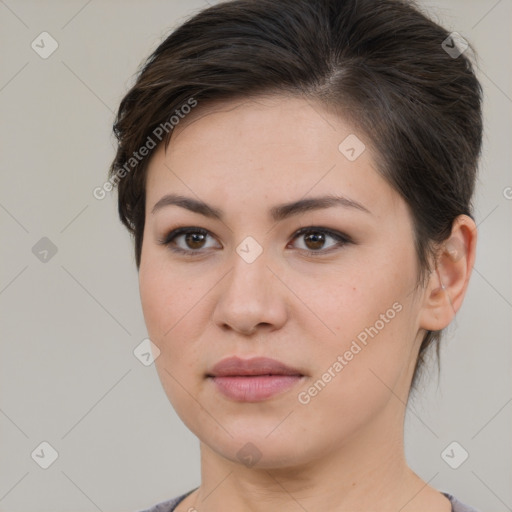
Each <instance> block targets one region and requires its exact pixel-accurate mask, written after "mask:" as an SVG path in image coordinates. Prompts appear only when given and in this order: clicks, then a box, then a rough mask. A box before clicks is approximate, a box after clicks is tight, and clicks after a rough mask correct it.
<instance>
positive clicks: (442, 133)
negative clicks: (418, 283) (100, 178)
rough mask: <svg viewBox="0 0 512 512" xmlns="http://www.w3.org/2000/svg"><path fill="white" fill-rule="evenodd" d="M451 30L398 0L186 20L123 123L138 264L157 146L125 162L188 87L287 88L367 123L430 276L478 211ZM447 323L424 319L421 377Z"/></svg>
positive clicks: (468, 71)
mask: <svg viewBox="0 0 512 512" xmlns="http://www.w3.org/2000/svg"><path fill="white" fill-rule="evenodd" d="M447 41H448V42H449V44H448V47H454V44H455V41H454V39H453V37H452V36H451V35H450V34H449V33H448V32H447V31H446V30H445V29H444V28H442V27H441V26H439V25H438V24H437V23H435V22H434V21H432V20H430V19H429V18H428V17H427V16H426V15H424V14H422V13H421V11H420V10H419V8H418V7H416V6H415V5H413V4H412V3H411V2H406V1H402V0H379V1H378V2H376V1H374V0H314V1H311V0H232V1H228V2H223V3H220V4H217V5H214V6H212V7H209V8H207V9H205V10H203V11H201V12H199V13H198V14H196V15H195V16H193V17H192V18H191V19H189V20H188V21H186V22H185V23H184V24H182V25H181V26H180V27H178V28H177V29H176V30H174V31H173V32H172V33H171V34H170V35H169V36H168V37H167V38H166V39H165V40H164V41H163V42H162V43H161V44H160V46H159V47H158V48H157V49H156V50H155V51H154V52H153V54H152V55H151V56H150V57H149V58H148V59H147V61H146V63H145V64H144V66H143V67H142V69H141V71H140V73H139V74H138V77H137V80H136V83H135V84H134V85H133V87H132V88H131V89H130V90H129V91H128V93H127V94H126V96H125V97H124V98H123V100H122V101H121V104H120V107H119V111H118V114H117V118H116V121H115V125H114V133H115V135H116V137H117V141H118V149H117V154H116V156H115V159H114V161H113V163H112V165H111V168H110V177H111V180H112V178H115V181H116V182H117V185H118V197H119V199H118V211H119V215H120V218H121V221H122V222H123V223H124V225H125V226H126V227H127V228H128V230H129V231H130V233H131V234H132V235H133V237H134V241H135V258H136V264H137V268H139V266H140V257H141V249H142V240H143V231H144V222H145V178H146V170H147V165H148V161H149V158H144V159H141V160H140V161H138V160H137V161H133V162H132V163H134V165H133V166H132V167H133V168H128V167H127V165H126V164H127V162H129V161H130V159H133V155H134V154H135V153H137V151H138V150H139V149H140V148H141V147H143V146H144V145H145V144H146V143H147V141H148V138H151V137H152V134H154V133H155V130H158V129H159V127H162V126H170V124H171V125H172V123H170V121H169V120H170V119H171V117H172V116H174V117H176V118H177V114H178V113H179V112H181V110H180V109H181V108H182V107H183V105H186V104H187V103H189V104H190V100H191V98H192V99H193V101H195V102H197V104H198V105H199V106H198V107H197V108H201V104H206V102H207V101H209V100H223V99H226V100H228V99H234V98H237V97H241V96H247V95H257V94H269V93H270V94H272V93H279V94H289V95H300V96H304V97H306V98H309V99H314V100H317V101H320V102H322V103H324V104H325V105H326V106H329V107H334V108H336V107H341V108H343V112H344V115H346V116H348V117H349V118H350V120H351V121H352V122H353V123H354V124H355V125H356V126H357V127H358V128H359V129H360V130H361V131H362V132H363V133H364V134H365V135H366V137H367V138H368V140H369V141H370V143H371V145H372V146H373V147H374V148H375V150H376V153H377V154H378V155H379V159H378V160H379V161H378V162H377V164H378V165H379V172H381V174H382V175H383V176H384V178H385V179H386V180H387V181H388V182H389V184H390V185H391V186H392V187H393V188H394V189H395V190H397V191H398V192H399V193H400V195H401V196H402V197H403V198H404V200H405V201H406V203H407V204H408V206H409V209H410V211H411V215H412V218H413V221H414V228H415V244H416V250H417V255H418V261H419V267H420V269H421V276H419V278H421V277H425V276H426V275H427V273H428V272H429V271H430V270H431V264H430V260H431V256H432V255H433V254H434V250H435V248H436V247H437V246H438V244H440V243H441V242H443V241H444V240H446V238H447V237H448V236H449V235H450V232H451V228H452V224H453V221H454V219H455V218H456V217H457V216H458V215H460V214H466V215H469V216H470V217H471V216H472V205H471V198H472V195H473V190H474V185H475V180H476V172H477V164H478V158H479V155H480V150H481V141H482V113H481V97H482V91H481V86H480V84H479V82H478V80H477V78H476V77H475V74H474V72H473V68H472V64H471V62H470V60H469V59H468V58H467V57H466V55H465V54H459V55H457V53H458V52H457V53H455V54H454V53H453V52H450V53H448V52H447V51H445V50H446V42H447ZM180 117H181V116H180ZM178 122H179V121H178ZM158 133H160V132H158ZM171 134H172V129H169V130H168V131H167V130H166V134H165V137H162V138H161V142H160V141H158V143H159V144H160V143H165V144H166V145H167V144H169V142H170V138H171ZM153 138H154V137H153ZM121 169H124V172H122V173H121V172H120V170H121ZM440 335H441V331H428V332H427V333H426V335H425V337H424V339H423V341H422V344H421V347H420V351H419V356H418V361H417V363H416V368H415V372H414V376H413V381H412V387H414V384H415V382H416V380H417V376H418V370H419V368H420V367H421V365H422V363H423V360H424V356H425V350H426V349H427V348H428V347H429V346H430V345H432V344H433V343H434V342H435V344H436V346H437V352H438V355H439V341H440Z"/></svg>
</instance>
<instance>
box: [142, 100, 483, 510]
mask: <svg viewBox="0 0 512 512" xmlns="http://www.w3.org/2000/svg"><path fill="white" fill-rule="evenodd" d="M350 134H356V135H357V137H358V138H359V139H360V140H361V141H363V142H364V143H365V145H366V150H365V151H363V153H362V154H361V155H360V156H359V157H358V158H357V159H356V160H355V161H349V160H348V159H347V158H346V157H345V156H344V155H343V154H342V153H341V152H340V151H339V150H338V146H339V144H340V142H342V141H343V140H344V139H345V138H346V137H347V136H348V135H350ZM377 161H378V155H374V154H373V152H372V150H371V144H370V141H368V140H365V135H364V134H362V133H360V132H358V131H357V130H355V129H354V128H353V127H352V126H350V124H349V123H348V122H347V121H346V120H344V119H343V118H341V117H340V116H339V115H334V113H333V112H332V110H331V111H330V112H328V111H327V109H325V108H324V107H322V106H321V105H320V104H317V103H313V102H311V101H306V100H305V99H301V98H296V97H283V96H279V97H278V96H270V97H258V98H253V99H250V100H247V99H245V100H232V101H227V102H223V103H216V104H212V105H208V106H203V107H201V105H199V106H198V107H197V109H196V111H195V112H193V113H191V114H190V115H189V116H188V117H187V118H186V119H185V120H184V121H183V122H181V123H180V124H179V125H178V126H177V127H176V128H175V131H174V133H173V136H172V139H171V144H170V145H169V146H168V148H167V151H165V150H164V147H163V146H160V147H159V148H157V149H156V151H155V153H154V155H153V156H152V158H151V161H150V162H149V167H148V175H147V188H146V224H145V230H144V241H143V246H142V257H141V266H140V270H139V280H140V283H139V284H140V294H141V300H142V307H143V312H144V317H145V321H146V325H147V328H148V333H149V337H150V339H151V340H152V341H153V343H154V344H155V345H156V346H157V347H158V349H159V350H160V355H159V357H157V359H156V361H155V364H156V367H157V371H158V374H159V377H160V380H161V382H162V385H163V388H164V390H165V392H166V394H167V396H168V398H169V400H170V402H171V403H172V405H173V407H174V408H175V410H176V412H177V414H178V415H179V416H180V418H181V419H182V420H183V422H184V423H185V425H186V426H187V427H188V428H189V429H190V430H191V431H192V432H193V433H194V434H195V435H196V436H197V437H198V438H199V440H200V447H201V485H200V487H199V489H198V490H197V491H195V492H194V493H192V494H191V495H190V496H188V497H187V498H186V499H185V500H184V501H183V502H182V503H181V504H180V505H179V506H178V508H177V510H178V511H189V510H194V509H195V510H197V511H200V512H217V511H225V510H237V511H241V512H243V511H254V512H256V511H266V512H267V511H269V510H279V511H280V512H287V511H296V510H304V509H305V510H309V511H313V510H324V511H340V512H341V511H349V510H350V511H352V512H354V511H366V512H368V511H370V510H372V511H373V510H375V511H376V510H379V511H380V512H383V511H398V510H400V511H401V512H410V511H415V512H427V511H428V512H432V511H433V510H436V511H438V512H449V511H450V510H451V506H450V503H449V501H448V500H447V499H446V498H445V497H444V496H443V495H442V494H440V493H439V492H438V491H436V490H435V489H434V488H432V487H430V486H429V485H427V484H426V483H425V482H424V481H423V480H421V479H420V478H419V477H418V476H417V475H415V474H414V473H413V472H412V470H411V469H409V467H408V465H407V462H406V460H405V457H404V447H403V435H404V432H403V423H404V414H405V405H404V404H405V403H406V402H407V397H408V394H409V390H410V383H411V378H412V374H413V370H414V365H415V362H416V358H417V354H418V350H419V346H420V343H421V340H422V338H423V336H424V334H425V330H427V329H430V330H437V329H442V328H444V327H446V326H447V325H448V324H449V323H450V321H451V320H452V319H453V317H454V315H455V313H456V311H457V310H458V309H459V308H460V306H461V303H462V300H463V297H464V294H465V292H466V288H467V284H468V280H469V277H470V273H471V269H472V266H473V263H474V256H475V245H476V226H475V225H474V223H473V221H472V220H471V219H470V218H469V217H466V216H460V217H458V218H457V219H456V222H455V223H454V228H453V232H452V237H451V239H450V245H449V247H448V248H447V249H445V250H443V249H441V251H440V253H439V258H438V264H437V269H436V270H435V271H434V272H432V273H431V274H430V275H429V278H428V282H427V283H426V285H425V286H418V285H417V284H418V281H417V277H418V271H419V268H418V262H417V256H416V253H415V249H414V243H413V236H414V235H413V224H412V219H411V216H410V214H409V211H408V208H407V205H406V203H405V202H404V201H403V200H402V199H401V197H400V196H399V195H398V193H397V192H396V191H395V190H394V189H393V188H391V187H390V185H389V184H388V183H387V182H386V181H384V179H383V178H382V177H381V176H380V174H378V172H377V171H376V168H377V167H376V162H377ZM170 193H173V194H180V195H183V196H186V197H190V198H193V199H200V200H202V201H204V202H205V203H207V204H209V205H211V206H213V207H215V208H218V209H220V210H222V211H223V215H224V217H223V219H222V221H221V220H216V219H211V218H207V217H205V216H203V215H201V214H199V213H195V212H191V211H189V210H187V209H185V208H182V207H180V206H177V205H168V206H165V207H163V208H160V209H158V210H157V211H156V212H154V213H153V212H152V209H153V207H154V205H155V204H156V203H157V202H158V201H159V200H160V198H161V197H162V196H164V195H165V194H170ZM326 194H338V195H343V196H345V197H347V198H350V199H351V200H353V201H357V202H358V203H360V204H361V205H363V206H364V207H365V208H366V209H368V210H369V212H366V211H363V210H360V209H357V208H350V207H343V206H341V207H340V206H334V207H329V208H326V209H318V210H311V211H307V212H303V213H301V214H299V215H296V216H293V217H290V218H287V219H284V220H281V221H278V222H276V221H274V220H271V218H270V217H269V210H270V209H271V208H272V207H273V206H275V205H277V204H282V203H288V202H292V201H296V200H299V199H302V198H305V197H306V198H311V197H318V196H323V195H326ZM182 226H192V227H198V228H203V229H205V230H207V231H208V236H207V237H206V239H205V240H204V241H203V242H200V243H199V244H197V242H196V245H194V243H192V244H190V242H189V244H188V245H187V241H186V238H185V236H183V235H182V236H179V237H178V238H176V239H174V245H172V244H171V245H170V246H166V245H163V244H162V243H159V240H162V239H164V238H165V237H166V235H168V233H169V232H170V231H171V230H173V229H175V228H176V227H182ZM306 226H315V227H317V228H318V227H323V228H329V229H331V230H334V231H338V232H341V233H344V234H346V235H348V236H349V237H350V239H351V240H352V242H351V243H347V244H345V245H339V244H338V243H337V240H335V239H333V238H331V237H330V236H328V235H327V234H326V235H325V237H326V238H325V241H324V243H323V245H322V242H320V243H319V244H317V245H315V243H312V242H310V241H309V239H308V237H307V234H306V235H305V234H303V235H301V236H299V237H295V238H294V233H295V232H296V231H297V230H298V229H299V228H302V227H306ZM312 231H313V232H316V233H318V229H317V230H316V231H315V229H313V230H312ZM248 236H251V237H253V238H254V239H255V240H256V241H257V242H258V244H259V245H260V246H261V248H262V249H263V253H262V254H261V255H260V256H259V257H258V258H257V259H256V260H255V261H254V262H252V263H247V262H246V261H245V260H244V259H243V258H242V257H240V255H239V254H238V253H237V252H236V248H237V246H239V244H240V243H241V242H242V241H243V240H244V239H245V238H246V237H248ZM201 243H202V244H203V245H201ZM171 247H180V248H182V249H184V250H187V251H189V252H191V253H194V251H195V253H194V254H195V255H194V256H192V257H190V256H186V255H183V254H178V253H175V252H173V251H172V250H171ZM454 248H456V250H454ZM307 249H310V251H314V250H316V251H317V254H316V255H309V254H308V253H307ZM319 254H320V255H319ZM443 287H444V288H443ZM397 303H398V304H399V305H400V306H401V310H400V312H398V313H396V315H395V316H394V318H393V319H391V320H389V322H387V323H385V326H384V328H382V329H381V330H379V332H378V334H377V335H375V336H374V337H373V338H370V339H369V340H368V343H367V345H366V346H364V347H363V348H362V350H361V351H360V352H359V353H358V354H357V355H356V356H354V358H353V359H352V360H351V361H349V362H348V364H347V365H346V366H344V367H343V369H342V371H340V372H339V373H336V376H335V377H334V378H332V379H331V381H330V382H329V383H328V384H327V385H326V386H325V387H324V388H323V389H322V390H321V391H320V392H319V393H318V394H316V396H314V397H312V398H311V400H310V401H309V403H307V404H302V403H300V402H299V400H298V394H299V393H300V392H301V391H302V392H303V391H305V390H306V391H307V390H308V389H309V388H310V387H311V385H312V384H313V383H314V382H315V381H317V380H318V379H319V378H321V377H322V375H323V374H325V372H327V370H328V369H329V368H330V367H332V366H333V363H334V362H335V361H336V360H337V357H338V356H339V355H343V354H344V353H345V352H346V351H347V350H348V349H349V348H350V346H351V343H352V341H353V340H355V339H356V337H357V335H358V334H359V333H361V332H362V331H364V329H365V328H368V327H370V326H374V325H375V324H376V321H377V320H379V318H381V317H380V315H381V314H385V313H386V311H387V310H389V309H390V308H392V305H393V304H397ZM231 355H237V356H239V357H241V358H249V357H253V356H267V357H272V358H274V359H278V360H280V361H282V362H284V363H285V364H287V365H289V366H293V367H295V368H298V369H300V371H301V373H302V374H304V375H305V377H303V379H302V380H301V381H300V382H299V383H298V384H297V385H296V386H294V387H293V388H292V389H291V390H289V391H286V392H284V393H281V394H279V395H276V396H273V397H272V398H270V399H268V400H266V401H263V402H258V403H247V402H235V401H233V400H230V399H228V398H226V397H224V396H223V395H222V394H220V393H219V392H218V391H217V389H216V386H215V385H214V384H213V383H212V382H211V381H210V380H208V379H206V378H205V374H206V373H207V371H208V370H210V369H211V367H212V366H213V365H214V364H215V363H217V362H218V361H220V360H221V359H223V358H225V357H227V356H231ZM331 374H332V371H331ZM248 442H250V443H252V444H253V445H255V446H256V447H257V450H258V453H259V455H260V456H261V458H260V459H259V460H258V462H257V463H256V464H255V465H252V466H249V465H245V464H244V463H243V461H241V460H239V458H238V457H237V452H238V451H239V450H240V449H241V448H242V447H243V446H244V445H246V443H248ZM441 448H442V447H440V450H441ZM301 507H302V508H301Z"/></svg>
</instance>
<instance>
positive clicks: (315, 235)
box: [158, 226, 352, 256]
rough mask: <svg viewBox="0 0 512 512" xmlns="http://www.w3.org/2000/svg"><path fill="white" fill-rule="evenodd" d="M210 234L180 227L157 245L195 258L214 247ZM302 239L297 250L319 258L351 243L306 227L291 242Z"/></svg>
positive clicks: (340, 236) (339, 235) (343, 237)
mask: <svg viewBox="0 0 512 512" xmlns="http://www.w3.org/2000/svg"><path fill="white" fill-rule="evenodd" d="M208 237H211V235H210V233H209V232H208V231H207V230H206V229H203V228H198V227H182V228H177V229H174V230H172V231H171V232H170V233H169V234H168V235H166V236H165V237H164V238H163V239H159V240H158V243H159V244H161V245H166V246H168V247H169V249H170V250H171V251H173V252H176V253H180V254H185V255H187V256H196V255H199V254H201V253H203V252H205V251H204V249H211V248H214V247H215V246H214V245H213V246H212V245H207V243H206V242H207V240H208ZM301 237H302V240H303V245H304V247H298V249H299V250H302V251H306V252H307V253H308V254H309V255H313V256H320V255H322V254H325V253H326V252H331V251H330V250H331V249H333V248H337V247H338V248H339V247H342V246H344V245H346V244H349V243H352V240H351V239H350V237H349V236H347V235H345V234H343V233H340V232H337V231H332V230H330V229H327V228H322V227H316V226H308V227H305V228H301V229H299V230H298V231H296V232H295V233H294V235H293V237H292V240H296V239H300V238H301ZM329 239H330V240H332V241H333V243H331V244H329V245H328V246H327V248H326V247H325V245H326V244H327V242H328V241H329Z"/></svg>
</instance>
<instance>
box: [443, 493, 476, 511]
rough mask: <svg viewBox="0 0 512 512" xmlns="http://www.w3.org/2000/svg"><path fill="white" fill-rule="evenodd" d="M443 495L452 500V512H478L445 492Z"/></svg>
mask: <svg viewBox="0 0 512 512" xmlns="http://www.w3.org/2000/svg"><path fill="white" fill-rule="evenodd" d="M443 494H444V495H445V496H446V497H447V498H448V499H449V500H450V502H451V504H452V512H478V510H476V509H475V508H473V507H470V506H469V505H466V504H465V503H462V502H461V501H459V500H458V499H457V498H456V497H455V496H453V495H451V494H448V493H447V492H443Z"/></svg>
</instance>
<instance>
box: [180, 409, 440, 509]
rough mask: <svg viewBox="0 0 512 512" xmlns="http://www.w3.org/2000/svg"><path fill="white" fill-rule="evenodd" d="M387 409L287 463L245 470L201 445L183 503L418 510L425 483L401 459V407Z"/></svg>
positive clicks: (222, 506) (214, 506)
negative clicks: (197, 471)
mask: <svg viewBox="0 0 512 512" xmlns="http://www.w3.org/2000/svg"><path fill="white" fill-rule="evenodd" d="M397 402H398V401H397ZM400 408H401V409H402V411H401V417H400ZM391 409H394V410H389V409H388V411H387V413H385V415H384V416H387V417H382V418H380V421H376V422H375V423H373V424H371V425H369V426H367V427H366V429H364V430H363V431H361V430H359V431H358V432H357V434H354V435H353V436H351V438H350V439H344V440H343V442H341V443H340V445H339V446H338V447H336V448H334V447H331V448H330V449H329V452H328V453H325V454H319V455H318V457H317V459H316V460H314V461H311V460H308V461H307V462H305V463H304V464H302V465H294V466H293V467H268V468H266V469H260V468H258V467H257V466H254V467H250V468H249V467H246V466H244V465H243V464H240V463H239V462H234V461H232V460H228V459H226V458H224V457H222V456H220V455H219V454H218V453H216V452H214V451H213V450H212V449H211V448H209V447H208V446H206V445H205V444H203V443H201V481H202V483H201V487H200V488H199V489H198V491H197V492H196V493H194V494H195V496H194V498H193V499H191V501H190V502H189V503H192V504H193V505H194V506H197V510H201V512H203V511H204V512H220V511H225V510H237V511H240V512H242V511H243V512H266V511H268V510H279V511H280V512H288V511H290V512H292V511H294V512H295V511H297V510H300V508H302V509H304V510H325V511H333V512H334V511H335V512H345V511H351V512H355V511H368V510H379V512H384V511H387V510H389V511H391V510H393V511H396V510H401V512H408V511H411V510H415V511H418V510H421V509H422V508H423V505H422V503H426V502H427V501H425V499H424V498H425V497H426V494H425V492H423V491H425V489H426V484H425V483H424V482H422V481H421V479H420V478H419V477H418V476H416V475H415V474H414V473H413V472H412V470H410V469H409V467H408V466H407V463H406V460H405V456H404V448H403V416H404V411H403V405H401V404H400V405H397V407H396V408H395V407H392V408H391ZM397 413H399V414H398V416H397ZM390 420H391V422H390ZM397 423H398V425H397ZM386 425H387V428H386ZM390 425H392V426H393V428H390ZM428 489H430V490H431V491H433V490H432V489H431V488H428ZM191 498H192V497H191ZM422 499H423V502H422ZM429 499H430V500H431V499H432V494H430V495H429ZM427 508H428V507H426V508H425V510H426V509H427Z"/></svg>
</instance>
